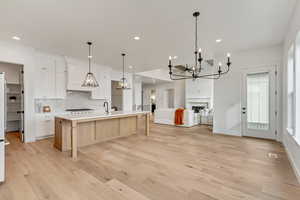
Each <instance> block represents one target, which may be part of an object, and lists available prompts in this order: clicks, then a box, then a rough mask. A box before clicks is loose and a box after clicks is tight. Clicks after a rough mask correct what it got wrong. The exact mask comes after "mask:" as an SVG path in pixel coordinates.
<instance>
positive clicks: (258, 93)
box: [247, 72, 269, 130]
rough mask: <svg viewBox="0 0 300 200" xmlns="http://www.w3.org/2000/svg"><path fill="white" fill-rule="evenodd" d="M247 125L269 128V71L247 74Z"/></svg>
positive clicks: (251, 127)
mask: <svg viewBox="0 0 300 200" xmlns="http://www.w3.org/2000/svg"><path fill="white" fill-rule="evenodd" d="M247 127H248V129H256V130H269V73H268V72H264V73H257V74H248V75H247Z"/></svg>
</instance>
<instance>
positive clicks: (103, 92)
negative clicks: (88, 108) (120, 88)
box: [92, 67, 111, 100]
mask: <svg viewBox="0 0 300 200" xmlns="http://www.w3.org/2000/svg"><path fill="white" fill-rule="evenodd" d="M95 76H96V79H97V81H98V83H99V85H100V86H99V87H98V88H95V89H93V90H92V99H105V100H110V95H111V94H110V93H111V92H110V90H111V88H110V87H111V86H110V81H111V80H110V73H109V70H107V69H105V68H101V67H98V68H97V70H96V71H95Z"/></svg>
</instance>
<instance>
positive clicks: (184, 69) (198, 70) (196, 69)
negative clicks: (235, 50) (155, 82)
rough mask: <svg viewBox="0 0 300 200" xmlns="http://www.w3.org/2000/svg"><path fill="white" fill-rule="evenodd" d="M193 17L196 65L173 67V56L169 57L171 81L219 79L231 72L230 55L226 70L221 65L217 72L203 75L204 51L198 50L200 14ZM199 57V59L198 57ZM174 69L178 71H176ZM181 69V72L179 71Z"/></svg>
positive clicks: (228, 55)
mask: <svg viewBox="0 0 300 200" xmlns="http://www.w3.org/2000/svg"><path fill="white" fill-rule="evenodd" d="M193 16H194V17H195V51H194V54H195V60H194V62H195V64H194V65H193V66H188V65H186V66H182V65H179V66H173V65H172V56H170V57H169V65H168V67H169V75H170V79H171V80H183V79H197V78H204V79H219V78H220V77H221V75H223V74H226V73H228V72H229V70H230V65H231V61H230V54H227V63H226V66H227V67H226V68H225V69H224V68H223V67H222V64H221V63H219V66H218V68H217V69H216V70H217V72H212V73H203V71H202V70H203V68H202V61H203V58H202V50H201V48H200V49H198V26H197V25H198V17H199V16H200V13H199V12H194V13H193ZM198 56H199V57H198ZM174 68H175V69H176V70H174ZM179 69H180V70H179Z"/></svg>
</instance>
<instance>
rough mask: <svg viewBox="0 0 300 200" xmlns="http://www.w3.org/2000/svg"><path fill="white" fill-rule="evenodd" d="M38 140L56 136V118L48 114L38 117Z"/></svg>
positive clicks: (38, 115)
mask: <svg viewBox="0 0 300 200" xmlns="http://www.w3.org/2000/svg"><path fill="white" fill-rule="evenodd" d="M35 123H36V138H37V139H41V138H44V137H48V136H51V135H54V116H53V115H50V114H49V115H48V114H37V115H36V121H35Z"/></svg>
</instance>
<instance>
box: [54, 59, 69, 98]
mask: <svg viewBox="0 0 300 200" xmlns="http://www.w3.org/2000/svg"><path fill="white" fill-rule="evenodd" d="M66 84H67V83H66V63H65V60H64V58H62V57H57V58H56V59H55V97H56V98H57V99H64V98H65V97H66Z"/></svg>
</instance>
